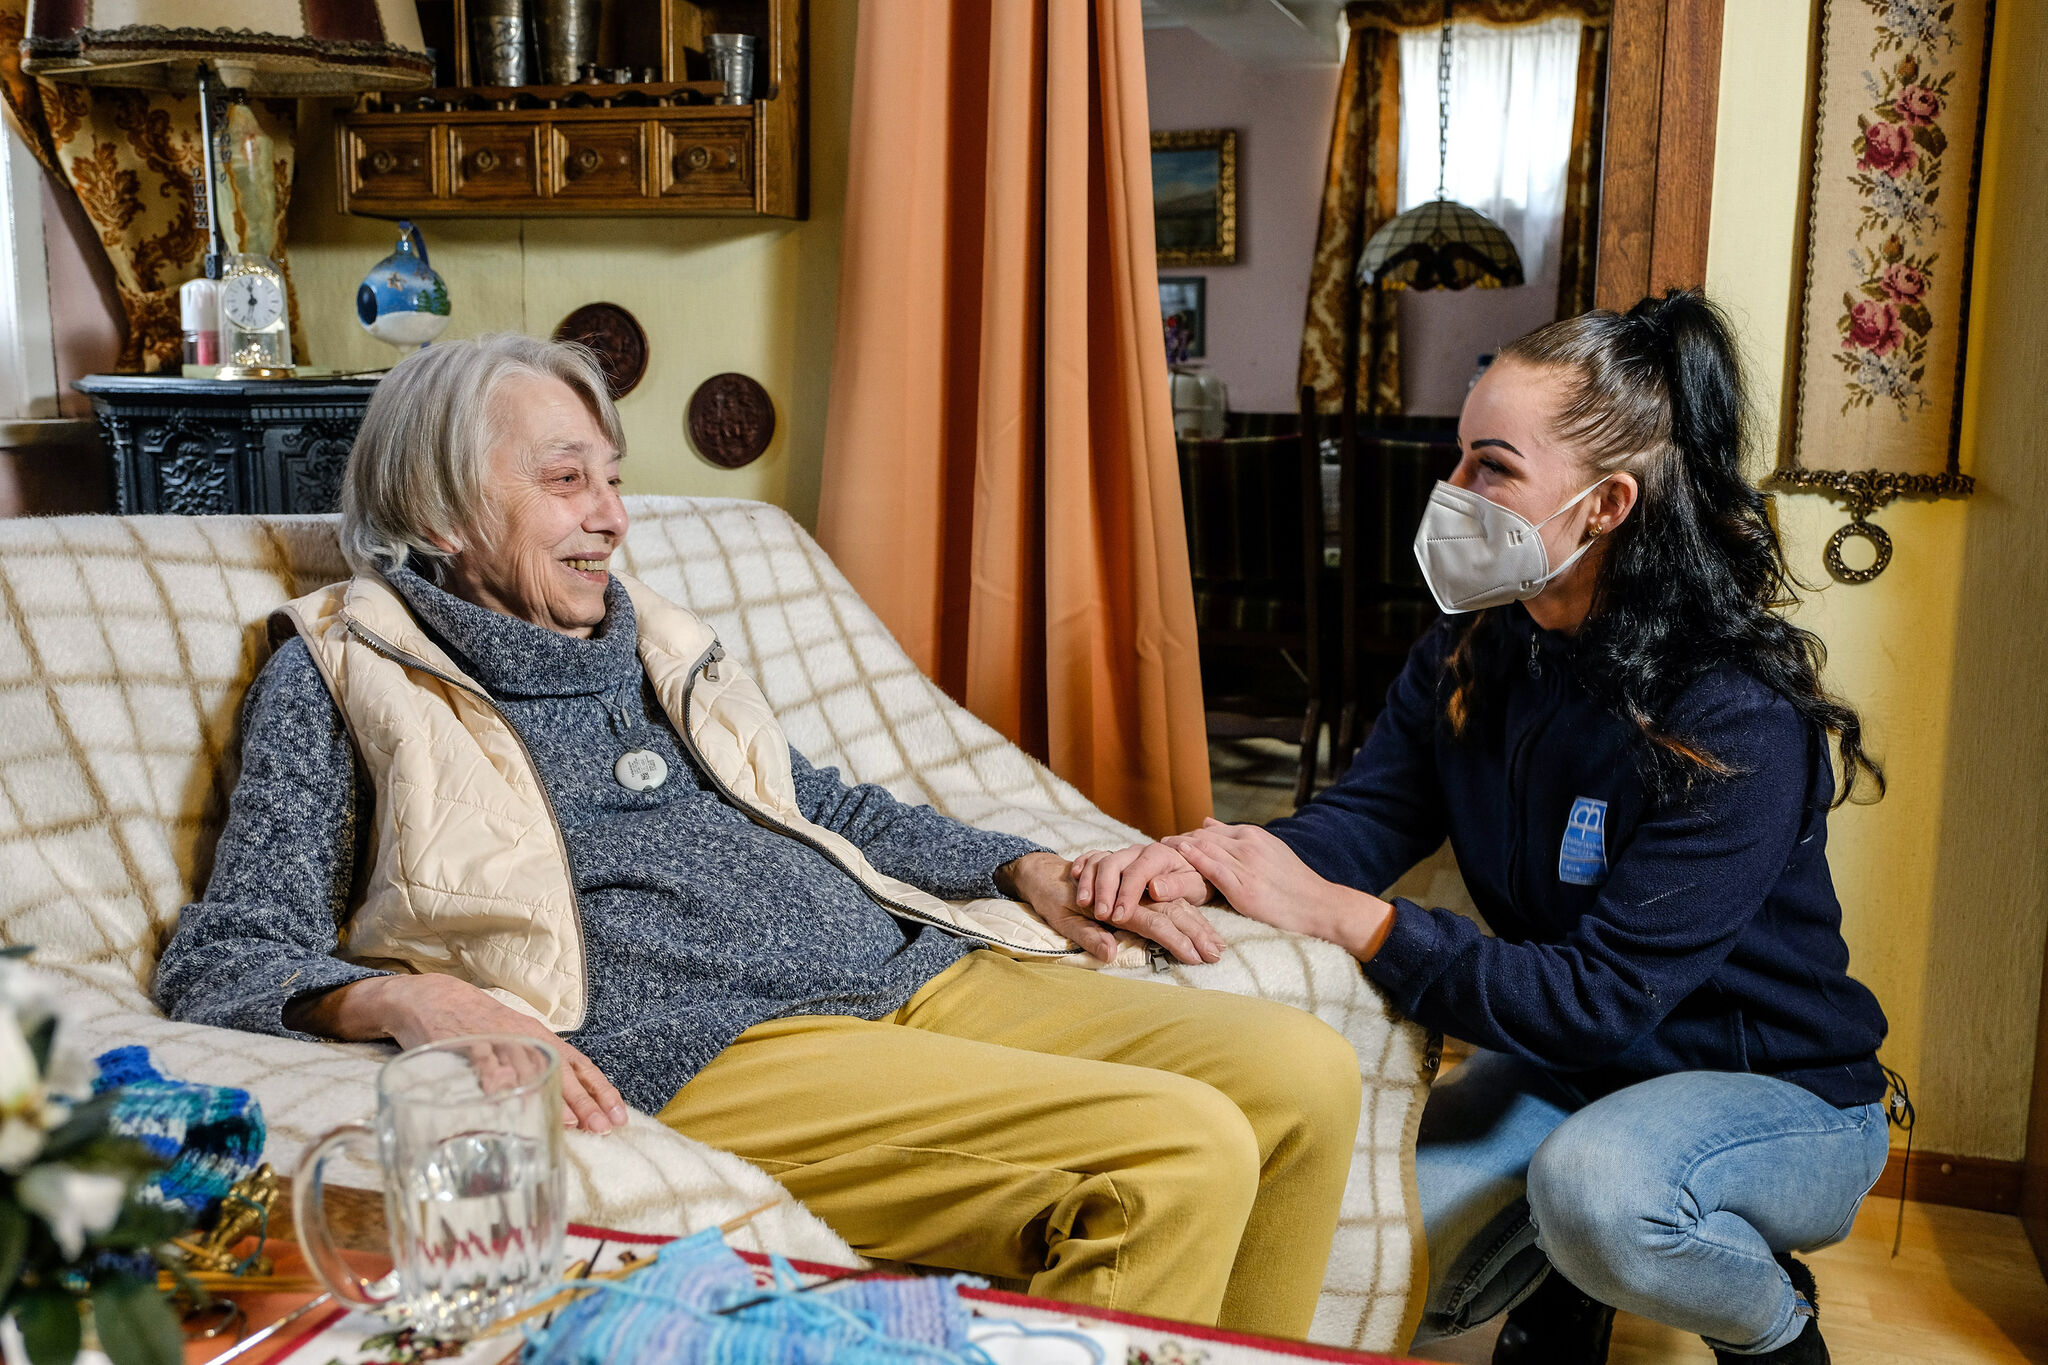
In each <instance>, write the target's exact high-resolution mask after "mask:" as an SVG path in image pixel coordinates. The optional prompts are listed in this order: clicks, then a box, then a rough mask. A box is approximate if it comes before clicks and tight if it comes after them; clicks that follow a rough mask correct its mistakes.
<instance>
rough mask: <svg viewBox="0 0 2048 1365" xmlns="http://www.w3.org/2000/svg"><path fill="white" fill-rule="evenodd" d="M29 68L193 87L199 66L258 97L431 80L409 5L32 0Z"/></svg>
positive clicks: (367, 0)
mask: <svg viewBox="0 0 2048 1365" xmlns="http://www.w3.org/2000/svg"><path fill="white" fill-rule="evenodd" d="M21 46H22V56H23V60H22V66H23V68H24V69H25V70H27V71H29V72H30V73H32V74H34V75H38V76H49V77H56V78H59V79H63V78H70V79H73V80H83V81H90V82H92V83H93V84H96V85H126V86H139V87H142V88H144V89H152V90H190V89H193V88H194V87H195V85H196V84H197V75H196V72H197V70H198V66H199V63H200V62H202V61H204V62H207V63H210V64H211V65H213V66H214V67H215V68H217V69H218V70H219V72H220V79H221V83H222V84H224V85H227V86H230V87H238V88H241V89H244V90H247V91H248V92H249V93H250V94H252V95H278V96H306V95H347V94H353V93H354V92H356V91H359V90H405V89H412V88H416V87H419V86H425V85H431V84H432V83H433V75H434V62H433V58H432V57H431V56H429V55H428V53H427V51H426V43H425V42H424V41H423V40H422V39H421V37H420V20H419V13H418V11H417V10H416V9H414V7H413V0H31V3H30V5H29V11H28V36H27V38H26V39H25V40H24V41H23V43H22V45H21Z"/></svg>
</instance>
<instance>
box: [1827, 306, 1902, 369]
mask: <svg viewBox="0 0 2048 1365" xmlns="http://www.w3.org/2000/svg"><path fill="white" fill-rule="evenodd" d="M1905 339H1906V333H1905V330H1904V329H1903V328H1901V327H1900V326H1899V310H1898V309H1897V308H1896V307H1895V306H1893V305H1892V304H1889V303H1880V302H1878V301H1877V300H1876V299H1865V300H1863V301H1862V302H1861V303H1859V304H1857V305H1856V306H1855V307H1853V308H1851V309H1850V310H1849V335H1848V337H1847V339H1845V340H1844V341H1843V342H1842V346H1843V348H1844V349H1847V348H1850V347H1860V348H1861V349H1863V350H1866V351H1869V352H1870V353H1871V354H1872V355H1890V354H1891V353H1892V352H1893V351H1895V350H1897V349H1898V345H1899V343H1900V342H1902V341H1904V340H1905Z"/></svg>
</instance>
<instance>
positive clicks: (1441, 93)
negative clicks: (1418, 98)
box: [1436, 0, 1451, 199]
mask: <svg viewBox="0 0 2048 1365" xmlns="http://www.w3.org/2000/svg"><path fill="white" fill-rule="evenodd" d="M1450 160H1451V0H1444V33H1443V38H1442V40H1441V41H1440V42H1439V43H1438V44H1437V49H1436V197H1437V198H1439V199H1441V198H1443V197H1444V170H1445V168H1446V167H1447V166H1448V165H1449V164H1450Z"/></svg>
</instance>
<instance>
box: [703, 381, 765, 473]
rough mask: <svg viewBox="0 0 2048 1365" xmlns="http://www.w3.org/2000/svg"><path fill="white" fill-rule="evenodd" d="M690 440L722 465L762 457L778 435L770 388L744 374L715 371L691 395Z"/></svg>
mask: <svg viewBox="0 0 2048 1365" xmlns="http://www.w3.org/2000/svg"><path fill="white" fill-rule="evenodd" d="M688 426H689V429H690V444H692V445H694V446H696V447H697V453H698V454H699V455H702V456H703V457H704V458H705V459H707V460H709V461H711V463H713V464H715V465H717V466H719V467H720V468H721V469H738V468H739V467H740V466H741V465H746V464H752V463H753V462H754V461H755V460H757V459H759V458H761V452H762V451H764V450H766V449H767V448H768V442H769V441H770V440H771V439H772V438H773V437H774V435H775V404H774V403H772V402H770V401H769V398H768V390H766V389H764V388H762V387H761V386H760V385H759V384H757V383H755V382H754V381H753V380H751V379H749V378H747V376H745V375H743V374H714V375H712V376H711V377H710V378H709V379H707V380H705V381H704V382H703V383H702V384H699V385H698V386H697V391H696V392H695V393H693V394H691V395H690V409H689V416H688Z"/></svg>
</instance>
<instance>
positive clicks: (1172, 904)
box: [996, 853, 1223, 963]
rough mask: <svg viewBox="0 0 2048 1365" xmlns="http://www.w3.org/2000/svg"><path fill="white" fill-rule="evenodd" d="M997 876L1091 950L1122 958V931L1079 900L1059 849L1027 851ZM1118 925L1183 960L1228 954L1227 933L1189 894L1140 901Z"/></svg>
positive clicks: (1051, 922)
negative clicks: (1119, 944) (1192, 902)
mask: <svg viewBox="0 0 2048 1365" xmlns="http://www.w3.org/2000/svg"><path fill="white" fill-rule="evenodd" d="M996 882H997V885H999V886H1001V887H1002V888H1003V890H1004V891H1005V892H1006V893H1008V894H1012V895H1016V896H1019V897H1021V898H1022V899H1024V900H1025V901H1026V902H1028V903H1029V904H1030V906H1031V908H1032V909H1033V910H1036V911H1037V912H1038V916H1039V918H1040V919H1043V920H1044V921H1045V922H1046V923H1047V924H1049V925H1051V926H1052V927H1053V928H1054V929H1055V930H1057V931H1058V932H1060V933H1062V934H1065V935H1066V936H1067V937H1068V938H1070V939H1072V940H1073V941H1074V942H1075V943H1078V944H1080V945H1081V947H1082V949H1083V950H1084V951H1086V952H1087V953H1089V954H1090V955H1091V956H1093V957H1095V958H1097V959H1099V960H1101V961H1103V962H1114V961H1115V960H1116V935H1115V934H1113V933H1112V932H1110V931H1109V930H1107V929H1105V928H1103V927H1102V926H1101V925H1100V924H1097V923H1096V922H1095V920H1094V919H1093V918H1092V917H1090V916H1089V914H1088V913H1087V912H1086V911H1085V910H1083V909H1082V908H1081V907H1080V905H1079V903H1078V902H1077V901H1076V899H1075V896H1076V894H1077V892H1078V889H1079V887H1078V884H1077V883H1076V882H1075V880H1074V871H1073V868H1071V867H1070V866H1068V864H1067V860H1066V859H1064V858H1062V857H1060V856H1059V855H1058V854H1055V853H1027V854H1025V855H1024V856H1023V857H1021V858H1018V859H1017V860H1015V861H1014V862H1009V863H1005V864H1003V866H1002V868H1001V869H1000V870H998V872H997V873H996ZM1117 927H1118V928H1119V929H1128V930H1130V931H1131V932H1132V933H1134V934H1137V935H1139V936H1140V937H1143V938H1149V939H1151V940H1152V941H1153V942H1154V943H1156V944H1158V945H1159V946H1160V947H1162V948H1164V949H1166V951H1167V952H1169V953H1172V954H1173V955H1174V956H1175V957H1176V958H1178V959H1179V960H1180V961H1182V962H1188V963H1202V962H1215V961H1217V960H1218V959H1219V958H1221V957H1222V956H1223V936H1222V935H1221V934H1219V933H1217V932H1216V926H1215V925H1213V924H1211V923H1209V920H1208V918H1207V917H1206V916H1204V915H1203V914H1202V912H1201V911H1199V910H1197V909H1195V908H1194V907H1193V906H1192V905H1189V904H1188V903H1187V902H1186V901H1184V900H1173V901H1167V902H1146V903H1144V904H1139V905H1134V906H1133V907H1132V910H1131V912H1130V914H1129V915H1128V916H1127V917H1126V918H1124V919H1122V920H1119V921H1118V922H1117Z"/></svg>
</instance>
